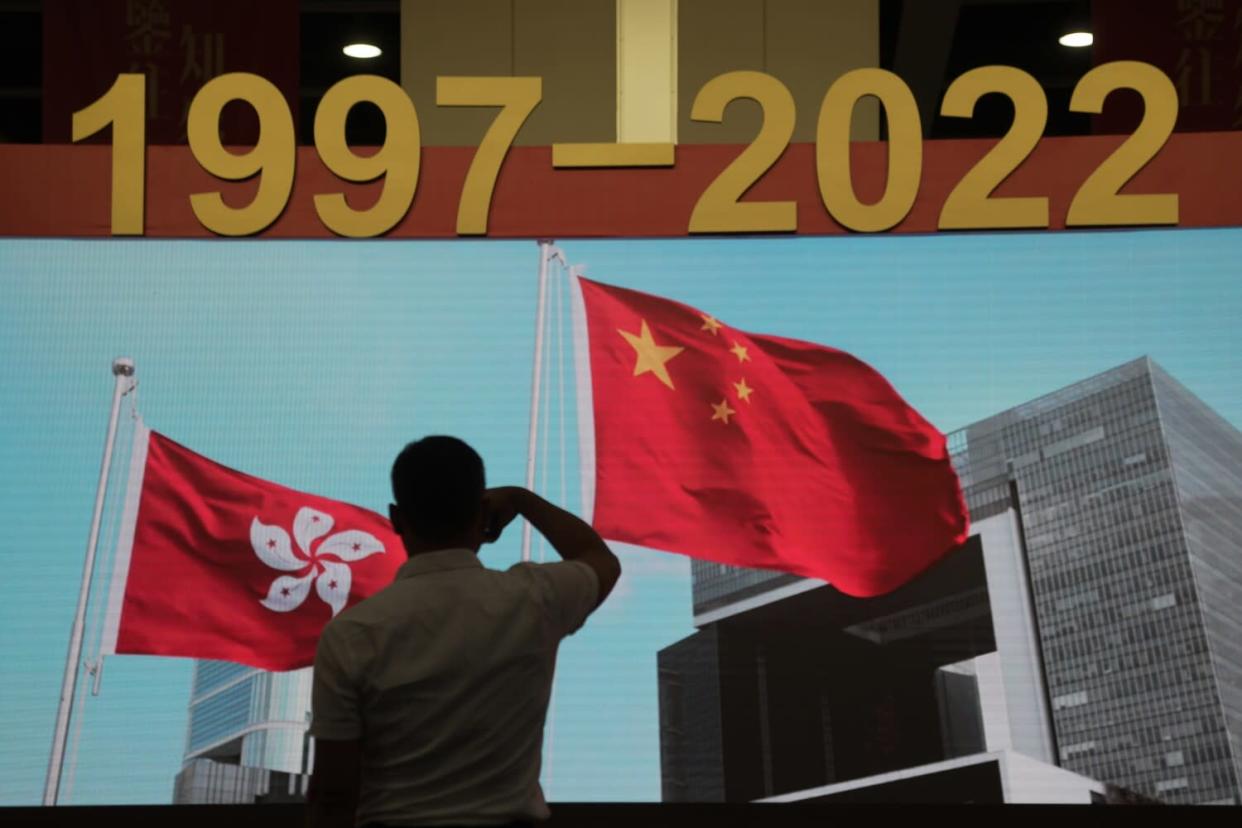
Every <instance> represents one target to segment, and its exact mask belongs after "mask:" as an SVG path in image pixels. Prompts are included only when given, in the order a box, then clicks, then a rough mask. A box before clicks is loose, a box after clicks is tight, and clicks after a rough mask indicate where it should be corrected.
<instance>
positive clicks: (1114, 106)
mask: <svg viewBox="0 0 1242 828" xmlns="http://www.w3.org/2000/svg"><path fill="white" fill-rule="evenodd" d="M1091 10H1092V29H1093V34H1094V36H1095V44H1094V46H1093V55H1092V58H1093V60H1094V61H1095V63H1096V64H1097V65H1098V64H1101V63H1109V62H1110V61H1114V60H1139V61H1143V62H1145V63H1150V64H1152V65H1153V66H1156V67H1157V68H1159V69H1160V70H1162V71H1163V72H1164V73H1165V74H1166V75H1168V76H1169V77H1170V78H1171V79H1172V80H1173V84H1174V86H1176V87H1177V97H1178V104H1179V106H1178V117H1177V129H1178V130H1179V131H1182V132H1199V131H1205V130H1222V129H1242V0H1144V2H1143V3H1139V4H1136V3H1135V2H1134V0H1094V2H1093V3H1092V4H1091ZM1114 98H1115V99H1113V100H1109V101H1108V104H1107V105H1106V106H1105V108H1104V112H1103V113H1102V114H1101V115H1100V116H1099V117H1097V118H1096V131H1097V132H1108V133H1112V132H1127V131H1130V130H1131V129H1132V128H1133V127H1134V125H1135V124H1136V123H1138V120H1139V113H1140V112H1141V108H1142V103H1141V102H1140V100H1139V98H1138V96H1137V95H1132V94H1131V95H1124V96H1123V95H1116V96H1114Z"/></svg>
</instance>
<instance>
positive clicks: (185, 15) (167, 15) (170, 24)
mask: <svg viewBox="0 0 1242 828" xmlns="http://www.w3.org/2000/svg"><path fill="white" fill-rule="evenodd" d="M122 72H136V73H140V74H142V75H144V76H145V77H146V108H147V121H146V129H147V142H148V143H150V144H179V143H185V141H186V117H187V115H188V114H189V107H190V101H191V99H193V97H194V95H195V93H197V92H198V90H199V89H200V88H201V87H202V86H203V84H204V83H206V82H207V81H209V80H211V79H212V78H214V77H216V76H218V75H221V74H223V73H225V72H253V73H255V74H258V75H262V76H263V77H264V78H267V79H268V80H270V81H271V82H272V83H273V84H275V85H276V87H277V88H278V89H279V90H280V91H281V92H282V93H283V94H284V96H285V98H286V100H288V101H289V102H290V104H292V105H293V106H296V105H297V100H298V4H297V2H296V0H265V2H263V3H252V2H244V0H215V2H211V3H195V2H184V0H60V2H56V3H48V4H46V6H45V7H44V12H43V100H44V105H43V140H44V141H45V142H48V143H68V142H69V140H70V124H71V116H72V114H73V113H74V112H75V111H76V110H78V109H80V108H81V107H82V106H83V104H86V103H89V102H90V101H92V100H94V99H95V98H97V97H98V96H99V94H100V93H101V92H104V91H106V90H107V88H108V86H109V85H110V84H111V83H112V81H113V80H114V79H115V78H116V75H117V74H118V73H122ZM295 117H296V112H295ZM256 132H257V120H256V119H255V118H254V116H253V114H252V113H251V112H248V111H246V108H245V107H244V106H236V107H230V108H228V109H226V111H225V112H224V116H223V117H222V118H221V121H220V134H221V137H222V138H223V140H224V143H226V144H245V143H253V141H254V140H255V138H256Z"/></svg>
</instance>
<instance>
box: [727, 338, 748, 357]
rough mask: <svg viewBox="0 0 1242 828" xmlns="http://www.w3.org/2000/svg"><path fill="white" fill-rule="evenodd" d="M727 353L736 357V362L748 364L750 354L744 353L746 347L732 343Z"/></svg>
mask: <svg viewBox="0 0 1242 828" xmlns="http://www.w3.org/2000/svg"><path fill="white" fill-rule="evenodd" d="M729 351H731V352H732V353H733V355H734V356H736V357H737V361H738V362H749V361H750V354H748V353H746V346H745V345H742V344H741V343H738V342H734V343H733V347H732V348H730V349H729Z"/></svg>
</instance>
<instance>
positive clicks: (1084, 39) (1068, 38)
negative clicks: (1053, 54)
mask: <svg viewBox="0 0 1242 828" xmlns="http://www.w3.org/2000/svg"><path fill="white" fill-rule="evenodd" d="M1094 40H1095V38H1093V37H1092V36H1091V32H1070V33H1069V34H1063V35H1061V37H1060V38H1059V39H1058V40H1057V43H1060V44H1061V45H1062V46H1070V47H1072V48H1075V49H1078V48H1082V47H1083V46H1090V45H1091V43H1092V42H1093V41H1094Z"/></svg>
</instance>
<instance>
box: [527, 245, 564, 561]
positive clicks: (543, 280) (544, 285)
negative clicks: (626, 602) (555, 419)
mask: <svg viewBox="0 0 1242 828" xmlns="http://www.w3.org/2000/svg"><path fill="white" fill-rule="evenodd" d="M553 259H560V260H561V262H562V263H564V261H565V256H564V255H563V254H562V253H561V251H560V250H558V249H557V248H555V247H553V246H552V239H540V240H539V299H538V302H537V304H536V307H535V369H534V372H533V375H532V377H531V388H530V433H529V435H528V437H527V441H526V488H527V489H531V490H533V489H534V488H535V456H536V449H537V448H538V442H539V383H540V381H541V380H542V379H543V328H544V319H545V318H546V316H547V309H548V265H549V264H550V263H551V261H552V260H553ZM530 532H531V527H530V523H529V522H524V523H523V524H522V560H523V561H529V560H530Z"/></svg>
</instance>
